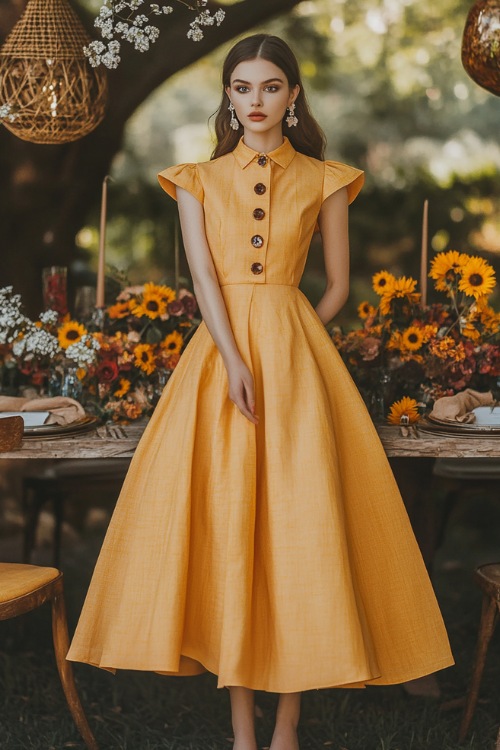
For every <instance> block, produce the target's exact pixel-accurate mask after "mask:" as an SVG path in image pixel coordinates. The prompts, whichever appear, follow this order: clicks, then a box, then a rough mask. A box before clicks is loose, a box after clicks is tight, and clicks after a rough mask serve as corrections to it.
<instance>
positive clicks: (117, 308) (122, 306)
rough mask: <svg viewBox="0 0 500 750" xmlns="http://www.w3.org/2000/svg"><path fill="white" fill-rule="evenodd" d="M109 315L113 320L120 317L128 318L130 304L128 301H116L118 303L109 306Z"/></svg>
mask: <svg viewBox="0 0 500 750" xmlns="http://www.w3.org/2000/svg"><path fill="white" fill-rule="evenodd" d="M108 315H109V317H110V318H111V319H112V320H117V319H119V318H126V317H127V315H130V305H129V303H128V302H116V304H114V305H111V307H108Z"/></svg>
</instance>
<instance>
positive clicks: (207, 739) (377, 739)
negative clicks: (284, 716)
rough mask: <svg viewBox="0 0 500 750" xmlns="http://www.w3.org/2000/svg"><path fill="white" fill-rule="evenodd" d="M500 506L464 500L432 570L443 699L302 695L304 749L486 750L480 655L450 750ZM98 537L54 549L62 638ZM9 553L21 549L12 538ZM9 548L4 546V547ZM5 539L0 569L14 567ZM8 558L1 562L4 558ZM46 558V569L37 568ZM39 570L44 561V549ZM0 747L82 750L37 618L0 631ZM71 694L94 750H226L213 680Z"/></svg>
mask: <svg viewBox="0 0 500 750" xmlns="http://www.w3.org/2000/svg"><path fill="white" fill-rule="evenodd" d="M499 527H500V505H499V504H497V501H496V499H495V498H493V497H492V498H488V497H481V496H478V497H476V498H474V499H472V500H471V499H470V498H469V499H464V500H463V501H462V502H461V503H460V505H459V506H458V508H457V509H456V512H455V514H454V516H453V518H452V520H451V523H450V526H449V528H448V533H447V536H446V540H445V543H444V546H443V548H442V549H441V551H440V552H439V554H438V558H437V560H436V570H435V574H434V579H433V580H434V585H435V588H436V591H437V594H438V598H439V601H440V604H441V607H442V611H443V615H444V617H445V621H446V624H447V627H448V632H449V635H450V640H451V643H452V648H453V652H454V655H455V659H456V662H457V664H456V666H455V667H452V668H450V669H447V670H444V671H442V672H440V673H438V675H437V677H438V681H439V684H440V687H441V693H442V695H441V698H439V699H437V700H436V699H433V698H424V697H412V696H409V695H407V694H406V693H405V692H404V691H403V689H402V688H401V687H400V686H389V687H371V688H367V689H366V690H345V689H344V690H342V689H328V690H312V691H307V692H305V693H304V694H303V699H302V713H301V723H300V743H301V744H300V747H301V750H320V748H327V749H329V750H423V749H424V748H425V749H426V750H493V747H494V744H495V742H494V741H495V737H496V733H497V728H498V726H499V725H500V694H499V690H498V687H497V686H498V685H499V684H500V658H499V645H498V641H496V639H494V640H493V643H492V645H491V648H490V653H489V655H488V659H487V664H486V670H485V675H484V678H483V685H482V690H481V701H480V703H479V705H478V707H477V710H476V714H475V717H474V721H473V724H472V727H471V731H470V732H469V735H468V737H467V740H466V742H464V743H463V744H462V745H459V743H458V740H457V733H458V725H459V721H460V715H461V706H460V705H459V701H460V699H461V698H463V696H464V694H465V691H466V687H467V683H468V679H469V675H470V668H471V664H472V659H473V652H474V646H475V639H476V635H477V626H478V622H479V614H480V594H479V592H478V591H477V590H476V588H475V586H474V584H473V582H472V575H471V573H472V570H473V568H474V566H475V565H477V564H480V563H482V562H487V561H493V560H500V543H499V537H498V531H497V530H498V528H499ZM102 536H103V530H102V529H100V530H99V531H96V530H95V529H94V530H92V529H87V530H86V531H85V532H84V534H83V535H82V537H81V538H80V539H79V540H78V541H77V542H76V543H71V544H69V543H67V544H66V545H65V546H64V547H63V560H64V571H65V577H66V588H67V605H68V613H69V621H70V629H71V630H72V629H73V628H74V625H75V623H76V620H77V617H78V613H79V611H80V608H81V605H82V601H83V597H84V595H85V590H86V587H87V585H88V581H89V579H90V576H91V572H92V568H93V564H94V562H95V559H96V556H97V552H98V550H99V547H100V544H101V542H102ZM18 541H19V544H18V545H17V546H18V547H19V549H20V538H19V540H18ZM6 542H7V540H6V539H4V548H5V544H6ZM12 550H14V546H13V544H12V539H10V540H8V546H7V552H5V549H3V550H2V540H1V539H0V555H1V557H2V559H8V557H9V554H10V557H11V559H14V556H15V552H13V551H12ZM2 553H5V554H2ZM44 555H45V558H44ZM38 561H39V562H47V550H42V551H41V553H40V557H39V560H38ZM0 644H1V650H0V703H1V708H0V746H1V748H2V749H3V750H28V748H29V749H30V750H52V749H55V750H60V749H61V748H83V743H82V742H81V740H80V737H79V735H78V732H77V730H76V728H75V726H74V724H73V722H72V720H71V717H70V715H69V712H68V710H67V707H66V704H65V702H64V697H63V693H62V689H61V687H60V684H59V680H58V677H57V672H56V667H55V662H54V656H53V652H52V648H51V635H50V612H49V610H48V609H47V608H46V607H43V608H42V609H40V610H38V611H36V612H33V613H32V614H30V615H25V616H23V617H22V618H18V619H17V620H11V621H7V622H2V623H0ZM75 674H76V676H77V681H78V686H79V690H80V694H81V697H82V700H83V702H84V704H85V706H86V709H87V715H88V718H89V721H90V723H91V725H92V727H93V729H94V731H95V735H96V739H97V741H98V743H99V746H100V748H101V750H160V748H165V750H223V749H230V748H231V747H232V730H231V717H230V706H229V693H228V691H227V690H226V689H219V690H218V689H217V688H216V683H217V678H216V677H215V676H214V675H211V674H204V675H201V676H197V677H165V676H160V675H155V674H149V673H139V672H119V673H118V674H117V675H116V676H115V675H112V674H110V673H107V672H104V671H101V670H98V669H95V668H93V667H90V666H86V665H80V664H77V665H75ZM276 702H277V696H276V695H274V694H272V693H265V692H257V693H256V706H257V717H256V727H257V739H258V745H259V748H265V747H267V746H268V745H269V742H270V739H271V735H272V728H273V723H274V716H275V708H276Z"/></svg>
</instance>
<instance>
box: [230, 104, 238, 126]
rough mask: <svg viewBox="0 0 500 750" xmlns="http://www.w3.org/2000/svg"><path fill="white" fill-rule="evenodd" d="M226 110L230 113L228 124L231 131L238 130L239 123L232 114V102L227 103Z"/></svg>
mask: <svg viewBox="0 0 500 750" xmlns="http://www.w3.org/2000/svg"><path fill="white" fill-rule="evenodd" d="M228 110H229V111H230V112H231V120H230V123H229V124H230V125H231V127H232V129H233V130H238V128H239V127H240V123H239V122H238V119H237V117H236V115H235V114H234V104H233V103H232V102H229V107H228Z"/></svg>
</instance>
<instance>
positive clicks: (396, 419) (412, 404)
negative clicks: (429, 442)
mask: <svg viewBox="0 0 500 750" xmlns="http://www.w3.org/2000/svg"><path fill="white" fill-rule="evenodd" d="M419 419H420V414H419V413H418V405H417V402H416V401H415V399H414V398H409V397H408V396H403V398H402V399H400V400H399V401H395V402H394V403H393V404H392V406H391V408H390V411H389V414H388V416H387V421H388V422H390V424H413V423H414V422H418V420H419Z"/></svg>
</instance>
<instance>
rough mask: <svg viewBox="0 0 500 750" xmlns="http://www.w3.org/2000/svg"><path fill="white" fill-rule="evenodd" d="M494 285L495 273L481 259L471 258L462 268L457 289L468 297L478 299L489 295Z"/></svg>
mask: <svg viewBox="0 0 500 750" xmlns="http://www.w3.org/2000/svg"><path fill="white" fill-rule="evenodd" d="M495 284H496V279H495V271H494V270H493V268H492V267H491V266H490V264H489V263H487V262H486V261H485V260H484V259H483V258H479V257H478V256H473V257H472V258H469V260H468V261H467V263H466V264H465V265H464V266H462V278H461V279H460V281H459V282H458V288H459V289H460V291H461V292H465V294H467V295H468V296H469V297H475V298H476V299H479V298H480V297H482V296H483V295H488V294H491V292H492V290H493V289H494V287H495Z"/></svg>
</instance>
